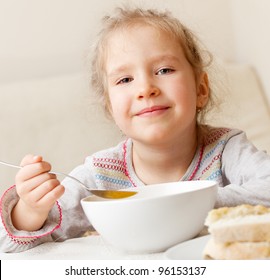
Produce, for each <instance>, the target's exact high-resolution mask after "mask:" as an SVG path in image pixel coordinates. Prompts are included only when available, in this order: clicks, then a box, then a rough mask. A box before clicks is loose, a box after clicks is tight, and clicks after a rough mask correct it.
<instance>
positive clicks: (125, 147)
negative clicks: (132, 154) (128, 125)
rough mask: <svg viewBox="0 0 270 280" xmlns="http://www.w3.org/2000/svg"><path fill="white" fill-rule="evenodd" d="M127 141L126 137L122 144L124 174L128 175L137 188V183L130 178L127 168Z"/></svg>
mask: <svg viewBox="0 0 270 280" xmlns="http://www.w3.org/2000/svg"><path fill="white" fill-rule="evenodd" d="M127 141H128V139H127V140H126V141H125V142H124V144H123V150H124V167H125V170H124V172H125V175H126V176H127V177H128V179H129V181H130V182H131V183H132V185H133V187H135V188H137V185H136V184H135V183H134V182H133V180H132V179H131V176H130V175H129V173H128V168H127Z"/></svg>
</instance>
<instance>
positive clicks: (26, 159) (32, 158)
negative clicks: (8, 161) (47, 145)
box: [20, 154, 42, 166]
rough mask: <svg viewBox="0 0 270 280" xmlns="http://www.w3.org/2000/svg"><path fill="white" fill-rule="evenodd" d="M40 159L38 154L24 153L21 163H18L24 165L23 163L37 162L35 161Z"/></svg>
mask: <svg viewBox="0 0 270 280" xmlns="http://www.w3.org/2000/svg"><path fill="white" fill-rule="evenodd" d="M41 161H42V156H39V155H36V156H35V155H31V154H29V155H26V156H25V157H24V158H23V159H22V161H21V163H20V166H25V165H28V164H32V163H37V162H41Z"/></svg>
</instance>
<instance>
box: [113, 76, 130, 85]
mask: <svg viewBox="0 0 270 280" xmlns="http://www.w3.org/2000/svg"><path fill="white" fill-rule="evenodd" d="M131 81H132V78H128V77H125V78H123V79H121V80H119V81H117V83H116V84H117V85H119V84H126V83H130V82H131Z"/></svg>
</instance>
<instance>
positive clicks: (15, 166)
mask: <svg viewBox="0 0 270 280" xmlns="http://www.w3.org/2000/svg"><path fill="white" fill-rule="evenodd" d="M0 164H3V165H6V166H10V167H14V168H17V169H21V168H22V166H19V165H15V164H12V163H9V162H5V161H2V160H0ZM49 173H50V174H54V175H59V176H64V177H68V178H70V179H72V180H74V181H76V182H77V183H79V184H81V185H82V186H83V187H84V188H86V189H87V190H90V189H89V188H88V187H87V186H86V185H84V184H83V183H82V182H81V181H80V180H78V179H77V178H75V177H73V176H70V175H68V174H65V173H62V172H55V171H50V172H49Z"/></svg>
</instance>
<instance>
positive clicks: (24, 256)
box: [0, 235, 165, 260]
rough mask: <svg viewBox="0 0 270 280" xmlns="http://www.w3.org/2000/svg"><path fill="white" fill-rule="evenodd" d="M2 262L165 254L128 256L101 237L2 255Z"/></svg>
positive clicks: (153, 257) (149, 256)
mask: <svg viewBox="0 0 270 280" xmlns="http://www.w3.org/2000/svg"><path fill="white" fill-rule="evenodd" d="M0 259H1V260H53V259H58V260H119V259H121V260H123V259H126V260H143V259H145V260H146V259H147V260H160V259H165V254H164V253H155V254H138V255H136V254H127V253H124V252H122V251H119V250H118V249H116V248H114V247H112V246H110V245H109V244H108V243H106V241H104V239H103V238H102V237H101V236H100V235H90V236H86V237H81V238H74V239H69V240H66V241H64V242H48V243H44V244H41V245H39V246H37V247H35V248H32V249H30V250H27V251H25V252H20V253H0Z"/></svg>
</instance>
